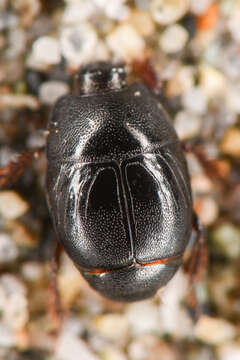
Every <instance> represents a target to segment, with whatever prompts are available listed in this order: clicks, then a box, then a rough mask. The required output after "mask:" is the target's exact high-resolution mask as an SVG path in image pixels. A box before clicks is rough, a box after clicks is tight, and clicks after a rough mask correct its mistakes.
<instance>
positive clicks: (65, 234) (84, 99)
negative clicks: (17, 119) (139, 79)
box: [47, 63, 192, 301]
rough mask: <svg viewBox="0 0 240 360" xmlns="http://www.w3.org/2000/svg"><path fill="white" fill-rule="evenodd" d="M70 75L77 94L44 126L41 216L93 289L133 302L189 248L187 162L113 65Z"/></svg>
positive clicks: (158, 113) (154, 110)
mask: <svg viewBox="0 0 240 360" xmlns="http://www.w3.org/2000/svg"><path fill="white" fill-rule="evenodd" d="M79 74H80V75H79V76H80V78H81V81H82V83H83V85H82V89H84V91H83V93H80V94H70V95H66V96H64V97H62V98H61V99H60V100H58V102H57V103H56V105H55V107H54V109H53V112H52V116H51V118H50V121H49V127H48V130H49V135H48V141H47V159H48V170H47V192H48V203H49V208H50V212H51V215H52V218H53V221H54V224H55V229H56V232H57V235H58V237H59V240H60V242H61V243H62V245H63V247H64V249H65V250H66V252H67V253H68V255H69V256H70V258H71V259H72V260H73V261H74V263H75V265H76V266H77V267H78V268H79V270H80V272H81V273H82V275H83V276H84V278H85V279H86V280H87V281H88V282H89V283H90V285H91V286H92V287H93V288H94V289H95V290H97V291H99V292H100V293H101V294H102V295H104V296H106V297H108V298H111V299H113V300H117V301H136V300H142V299H145V298H148V297H150V296H153V295H154V294H155V292H156V291H157V290H158V289H159V288H160V287H162V286H163V285H165V284H166V283H167V282H168V281H169V280H170V279H171V278H172V277H173V275H174V274H175V273H176V271H177V269H178V268H179V266H180V264H181V258H182V256H183V253H184V250H185V248H186V246H187V243H188V241H189V237H190V234H191V229H192V198H191V188H190V182H189V175H188V170H187V166H186V161H185V158H184V155H183V152H182V149H181V144H180V141H179V139H178V137H177V135H176V132H175V130H174V129H173V127H172V125H171V123H170V122H169V120H168V116H167V114H166V112H165V110H164V109H163V108H162V106H161V105H160V104H159V102H158V101H157V99H156V98H155V97H154V95H153V94H152V93H151V91H150V90H149V89H148V88H147V87H146V86H145V85H144V84H142V83H134V84H132V85H130V86H125V82H124V74H123V71H122V67H115V66H113V65H111V64H106V63H96V64H93V65H90V66H87V67H86V68H85V69H83V70H81V73H79ZM89 74H90V75H89ZM84 87H85V88H84Z"/></svg>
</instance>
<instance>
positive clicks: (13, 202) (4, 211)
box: [0, 190, 29, 219]
mask: <svg viewBox="0 0 240 360" xmlns="http://www.w3.org/2000/svg"><path fill="white" fill-rule="evenodd" d="M28 207H29V206H28V204H27V203H26V201H24V200H23V199H22V198H21V197H20V196H19V195H18V194H17V193H16V192H15V191H12V190H5V191H1V192H0V214H1V215H2V216H3V217H4V218H5V219H16V218H18V217H19V216H22V215H23V214H24V213H25V212H26V211H27V210H28Z"/></svg>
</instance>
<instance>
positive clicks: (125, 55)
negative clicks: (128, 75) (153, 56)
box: [106, 24, 145, 61]
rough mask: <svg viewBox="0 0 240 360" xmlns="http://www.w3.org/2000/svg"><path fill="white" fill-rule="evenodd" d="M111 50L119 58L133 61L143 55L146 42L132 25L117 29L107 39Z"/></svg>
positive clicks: (120, 26) (121, 26) (124, 25)
mask: <svg viewBox="0 0 240 360" xmlns="http://www.w3.org/2000/svg"><path fill="white" fill-rule="evenodd" d="M106 41H107V44H108V46H109V48H110V50H111V51H112V52H113V53H114V54H115V55H116V56H117V57H119V58H122V59H125V60H126V61H131V60H134V59H136V58H139V57H141V56H142V55H143V52H144V49H145V41H144V39H143V38H142V36H141V35H140V34H139V33H138V32H137V31H136V30H135V28H134V27H133V26H132V25H129V24H123V25H119V26H117V27H116V29H115V30H113V32H112V33H111V34H109V35H108V36H107V38H106Z"/></svg>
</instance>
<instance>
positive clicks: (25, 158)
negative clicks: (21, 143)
mask: <svg viewBox="0 0 240 360" xmlns="http://www.w3.org/2000/svg"><path fill="white" fill-rule="evenodd" d="M43 150H44V147H38V148H35V149H32V150H27V151H24V152H23V153H22V154H20V155H18V156H17V157H16V158H15V159H14V160H12V161H11V162H10V163H9V164H7V165H6V166H4V167H3V168H1V169H0V188H3V187H5V186H11V185H13V184H14V183H15V182H17V180H18V179H19V177H20V176H21V175H22V174H23V172H24V171H25V169H26V168H27V167H28V166H29V165H30V164H31V163H32V162H33V160H34V159H36V158H38V156H39V155H40V153H41V152H42V151H43Z"/></svg>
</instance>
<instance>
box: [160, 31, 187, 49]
mask: <svg viewBox="0 0 240 360" xmlns="http://www.w3.org/2000/svg"><path fill="white" fill-rule="evenodd" d="M187 40H188V32H187V30H185V29H184V27H183V26H181V25H178V24H174V25H170V26H168V27H167V28H166V29H165V30H164V31H163V32H162V34H161V35H160V39H159V45H160V47H161V49H162V50H163V51H164V52H166V53H167V54H172V53H176V52H178V51H181V50H182V49H183V48H184V46H185V45H186V43H187Z"/></svg>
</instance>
